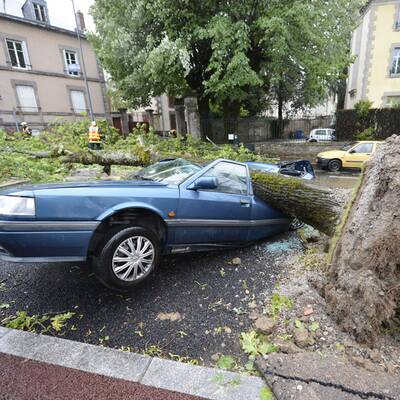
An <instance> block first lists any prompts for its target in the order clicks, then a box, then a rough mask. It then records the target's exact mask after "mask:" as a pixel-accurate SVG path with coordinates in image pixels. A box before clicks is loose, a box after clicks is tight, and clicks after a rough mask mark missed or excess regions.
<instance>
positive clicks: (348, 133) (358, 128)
mask: <svg viewBox="0 0 400 400" xmlns="http://www.w3.org/2000/svg"><path fill="white" fill-rule="evenodd" d="M370 127H373V128H374V131H375V137H376V139H377V140H383V139H386V138H388V137H389V136H392V135H399V134H400V109H398V108H380V109H376V108H373V109H371V110H370V111H369V113H368V115H367V116H366V117H364V118H360V117H359V116H358V115H357V112H356V111H355V110H340V111H338V113H337V120H336V135H337V138H338V140H354V139H356V135H357V134H358V133H359V132H362V131H364V130H365V129H367V128H370Z"/></svg>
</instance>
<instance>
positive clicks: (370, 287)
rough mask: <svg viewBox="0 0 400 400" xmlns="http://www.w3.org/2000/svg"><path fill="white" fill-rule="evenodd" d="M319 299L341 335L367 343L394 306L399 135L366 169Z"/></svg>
mask: <svg viewBox="0 0 400 400" xmlns="http://www.w3.org/2000/svg"><path fill="white" fill-rule="evenodd" d="M325 295H326V299H327V302H328V305H329V307H330V311H331V312H332V314H333V315H334V317H335V318H336V319H337V321H338V323H339V325H340V326H341V328H342V329H344V330H345V331H347V332H349V333H351V334H353V335H354V337H355V339H356V340H357V341H359V342H361V343H365V344H368V345H373V344H374V343H375V341H376V339H377V337H378V335H379V331H380V329H381V327H382V324H383V323H385V322H388V321H390V320H391V319H392V318H393V317H394V315H395V313H396V308H397V307H398V305H399V303H400V137H399V136H392V137H390V138H389V139H387V140H386V141H385V142H384V143H383V144H381V145H380V146H379V149H378V151H377V152H376V153H375V154H374V155H373V156H372V158H371V160H370V162H369V163H368V164H367V166H366V170H365V175H364V182H363V184H362V185H361V187H360V189H359V192H358V194H357V196H356V198H355V201H354V204H353V207H352V209H351V210H350V213H349V215H348V219H347V221H346V222H345V224H344V226H343V230H342V234H341V236H340V238H339V240H338V242H337V244H336V248H335V249H334V251H333V256H332V263H331V267H330V275H329V278H328V284H327V286H326V287H325Z"/></svg>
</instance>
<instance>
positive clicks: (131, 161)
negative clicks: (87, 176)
mask: <svg viewBox="0 0 400 400" xmlns="http://www.w3.org/2000/svg"><path fill="white" fill-rule="evenodd" d="M1 151H3V152H5V151H7V152H11V153H18V154H24V155H27V156H30V157H33V158H37V159H43V158H59V159H60V160H61V161H62V162H63V163H67V164H83V165H101V166H103V167H105V166H112V165H123V166H132V167H142V166H145V165H148V164H149V163H150V161H151V156H150V153H149V152H147V151H145V150H144V149H143V150H142V151H139V152H138V153H135V154H132V153H127V152H122V151H112V152H109V151H103V150H97V151H91V150H86V151H84V150H82V151H76V152H72V151H70V150H66V149H64V148H62V147H60V148H55V149H54V150H52V151H38V152H34V151H27V150H19V149H12V148H6V149H2V150H1Z"/></svg>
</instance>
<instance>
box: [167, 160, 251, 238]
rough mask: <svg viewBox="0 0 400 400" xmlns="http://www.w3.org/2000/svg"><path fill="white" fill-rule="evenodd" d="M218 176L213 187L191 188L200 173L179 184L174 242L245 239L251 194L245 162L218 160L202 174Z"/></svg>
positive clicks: (247, 230) (247, 229) (249, 215)
mask: <svg viewBox="0 0 400 400" xmlns="http://www.w3.org/2000/svg"><path fill="white" fill-rule="evenodd" d="M201 176H204V177H214V178H216V179H217V187H216V188H215V189H212V190H199V189H198V190H191V189H190V186H191V184H193V183H194V182H195V180H196V179H198V178H200V176H196V177H195V178H193V179H190V180H188V181H187V182H184V183H183V184H181V185H180V200H179V207H178V213H177V215H176V218H175V221H174V222H173V223H172V224H173V226H174V228H175V229H174V233H175V240H174V242H175V243H176V244H213V243H234V242H244V241H246V240H247V237H248V232H249V222H250V217H251V207H252V197H251V196H250V194H249V191H250V178H249V172H248V168H247V166H246V165H244V164H241V163H236V162H233V161H217V162H215V163H213V164H211V165H210V167H209V168H208V169H207V170H205V171H204V173H203V174H202V175H201Z"/></svg>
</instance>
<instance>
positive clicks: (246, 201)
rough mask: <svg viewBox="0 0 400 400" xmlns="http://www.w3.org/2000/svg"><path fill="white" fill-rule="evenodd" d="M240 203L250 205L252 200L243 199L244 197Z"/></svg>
mask: <svg viewBox="0 0 400 400" xmlns="http://www.w3.org/2000/svg"><path fill="white" fill-rule="evenodd" d="M240 204H241V205H242V206H249V205H250V200H243V199H241V200H240Z"/></svg>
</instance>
